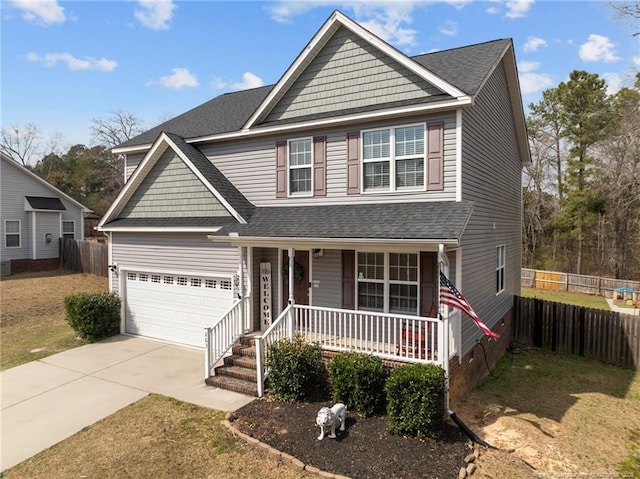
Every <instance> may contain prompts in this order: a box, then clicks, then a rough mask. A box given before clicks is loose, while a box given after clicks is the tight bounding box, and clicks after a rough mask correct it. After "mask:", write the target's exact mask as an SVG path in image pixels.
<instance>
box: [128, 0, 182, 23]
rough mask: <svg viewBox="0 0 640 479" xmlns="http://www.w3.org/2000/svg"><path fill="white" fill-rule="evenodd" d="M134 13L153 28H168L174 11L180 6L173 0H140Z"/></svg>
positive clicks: (141, 21)
mask: <svg viewBox="0 0 640 479" xmlns="http://www.w3.org/2000/svg"><path fill="white" fill-rule="evenodd" d="M138 7H139V8H136V9H135V11H134V12H133V15H134V16H135V17H136V18H137V19H138V20H139V21H140V23H142V25H143V26H145V27H147V28H150V29H151V30H168V29H169V24H168V22H169V21H170V20H171V18H172V17H173V11H174V10H175V9H176V8H178V6H177V5H175V4H174V3H173V1H172V0H138Z"/></svg>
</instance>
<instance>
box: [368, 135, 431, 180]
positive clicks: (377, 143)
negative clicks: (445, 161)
mask: <svg viewBox="0 0 640 479" xmlns="http://www.w3.org/2000/svg"><path fill="white" fill-rule="evenodd" d="M424 137H425V125H424V124H418V125H409V126H402V127H398V128H384V129H376V130H367V131H364V132H363V133H362V162H363V168H362V171H363V191H364V192H376V191H402V190H424V185H425V166H424V165H425V161H424V144H425V141H424Z"/></svg>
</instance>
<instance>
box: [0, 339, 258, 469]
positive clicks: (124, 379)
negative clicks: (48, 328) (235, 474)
mask: <svg viewBox="0 0 640 479" xmlns="http://www.w3.org/2000/svg"><path fill="white" fill-rule="evenodd" d="M203 354H204V353H203V352H202V351H201V350H198V349H191V348H186V347H179V346H175V345H170V344H166V343H161V342H157V341H152V340H147V339H141V338H134V337H128V336H115V337H113V338H110V339H108V340H106V341H103V342H100V343H94V344H88V345H86V346H82V347H79V348H75V349H70V350H68V351H65V352H62V353H59V354H56V355H53V356H49V357H47V358H44V359H41V360H39V361H33V362H31V363H27V364H24V365H22V366H18V367H15V368H12V369H7V370H5V371H2V372H0V387H1V388H2V394H1V398H2V411H1V412H0V422H1V425H0V431H1V435H0V450H1V454H0V471H4V470H5V469H8V468H10V467H12V466H14V465H16V464H19V463H20V462H22V461H24V460H26V459H28V458H29V457H31V456H33V455H35V454H37V453H38V452H40V451H42V450H44V449H47V448H48V447H51V446H53V445H54V444H56V443H58V442H60V441H62V440H63V439H66V438H67V437H69V436H71V435H73V434H75V433H76V432H78V431H80V430H81V429H82V428H84V427H86V426H90V425H91V424H93V423H95V422H96V421H99V420H100V419H102V418H105V417H107V416H109V415H111V414H113V413H114V412H116V411H118V410H119V409H121V408H123V407H125V406H127V405H129V404H132V403H134V402H136V401H138V400H139V399H141V398H143V397H145V396H146V395H147V394H149V393H158V394H163V395H165V396H169V397H173V398H176V399H179V400H181V401H185V402H189V403H193V404H198V405H200V406H204V407H209V408H213V409H218V410H221V411H233V410H236V409H238V408H240V407H242V406H244V405H245V404H248V403H249V402H251V401H252V400H253V399H254V398H252V397H249V396H244V395H242V394H237V393H233V392H229V391H225V390H222V389H217V388H212V387H207V386H205V384H204V377H203V370H204V357H203Z"/></svg>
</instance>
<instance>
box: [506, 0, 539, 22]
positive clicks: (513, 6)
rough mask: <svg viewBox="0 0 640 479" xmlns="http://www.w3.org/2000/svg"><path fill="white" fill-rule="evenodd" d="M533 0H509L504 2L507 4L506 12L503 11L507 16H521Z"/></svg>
mask: <svg viewBox="0 0 640 479" xmlns="http://www.w3.org/2000/svg"><path fill="white" fill-rule="evenodd" d="M534 2H535V0H511V1H508V2H507V3H506V5H507V13H505V17H507V18H522V17H524V16H525V15H526V13H527V12H528V11H529V9H530V8H531V6H532V5H533V4H534Z"/></svg>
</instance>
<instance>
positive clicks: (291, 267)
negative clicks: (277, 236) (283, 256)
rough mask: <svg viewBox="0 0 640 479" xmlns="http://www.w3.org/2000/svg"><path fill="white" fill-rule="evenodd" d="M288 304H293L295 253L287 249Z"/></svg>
mask: <svg viewBox="0 0 640 479" xmlns="http://www.w3.org/2000/svg"><path fill="white" fill-rule="evenodd" d="M287 251H288V254H289V304H293V303H294V298H293V281H294V278H293V277H294V269H295V265H296V251H295V249H293V248H289V249H288V250H287Z"/></svg>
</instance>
